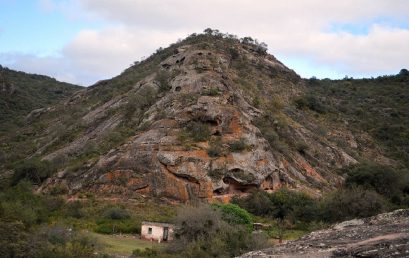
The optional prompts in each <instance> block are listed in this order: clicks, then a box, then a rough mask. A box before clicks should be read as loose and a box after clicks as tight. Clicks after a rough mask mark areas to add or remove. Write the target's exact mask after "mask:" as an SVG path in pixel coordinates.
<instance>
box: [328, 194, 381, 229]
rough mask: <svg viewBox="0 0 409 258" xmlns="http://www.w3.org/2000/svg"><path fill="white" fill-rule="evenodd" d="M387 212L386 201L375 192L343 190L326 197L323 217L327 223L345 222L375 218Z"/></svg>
mask: <svg viewBox="0 0 409 258" xmlns="http://www.w3.org/2000/svg"><path fill="white" fill-rule="evenodd" d="M386 210H387V202H386V200H385V199H384V198H383V197H382V196H381V195H379V194H378V193H376V192H375V191H371V190H364V189H362V188H352V189H341V190H338V191H336V192H334V193H332V194H330V195H328V196H326V198H325V199H324V201H323V211H322V212H323V215H322V217H323V218H324V219H325V220H327V221H343V220H348V219H353V218H362V217H369V216H373V215H376V214H378V213H381V212H384V211H386Z"/></svg>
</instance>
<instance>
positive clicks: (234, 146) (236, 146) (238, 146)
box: [229, 138, 248, 152]
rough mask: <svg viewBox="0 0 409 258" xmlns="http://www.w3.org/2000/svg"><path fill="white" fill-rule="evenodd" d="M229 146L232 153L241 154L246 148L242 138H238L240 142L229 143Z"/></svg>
mask: <svg viewBox="0 0 409 258" xmlns="http://www.w3.org/2000/svg"><path fill="white" fill-rule="evenodd" d="M229 146H230V151H232V152H241V151H244V150H246V149H247V148H248V145H247V144H246V140H245V139H244V138H240V140H238V141H234V142H232V143H230V144H229Z"/></svg>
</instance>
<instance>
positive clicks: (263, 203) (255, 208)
mask: <svg viewBox="0 0 409 258" xmlns="http://www.w3.org/2000/svg"><path fill="white" fill-rule="evenodd" d="M232 203H234V204H237V205H238V206H240V207H242V208H244V209H245V210H247V211H249V212H250V213H252V214H254V215H259V216H267V215H269V214H271V212H272V207H273V203H272V202H271V200H270V197H269V194H268V193H267V192H264V191H262V190H255V191H252V192H251V193H250V194H249V195H248V196H246V197H243V198H239V197H233V199H232Z"/></svg>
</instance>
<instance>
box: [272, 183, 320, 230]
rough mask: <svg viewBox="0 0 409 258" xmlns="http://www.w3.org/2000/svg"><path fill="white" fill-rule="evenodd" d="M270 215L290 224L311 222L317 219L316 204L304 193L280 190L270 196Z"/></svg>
mask: <svg viewBox="0 0 409 258" xmlns="http://www.w3.org/2000/svg"><path fill="white" fill-rule="evenodd" d="M270 199H271V202H272V205H273V209H272V215H273V216H274V217H276V218H279V219H287V220H290V221H292V222H294V223H295V222H296V221H297V220H300V221H312V220H314V219H315V218H316V217H317V214H316V211H317V210H318V202H317V201H316V200H314V199H313V198H311V197H309V196H308V195H306V194H305V193H302V192H296V191H291V190H288V189H285V188H281V189H280V190H278V191H277V192H274V193H272V194H271V195H270Z"/></svg>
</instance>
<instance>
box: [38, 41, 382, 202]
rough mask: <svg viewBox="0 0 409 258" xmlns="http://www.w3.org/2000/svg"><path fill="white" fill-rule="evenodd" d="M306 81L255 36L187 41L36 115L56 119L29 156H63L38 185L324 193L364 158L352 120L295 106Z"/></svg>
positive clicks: (206, 194) (136, 192) (196, 195)
mask: <svg viewBox="0 0 409 258" xmlns="http://www.w3.org/2000/svg"><path fill="white" fill-rule="evenodd" d="M305 87H306V86H305V82H304V81H303V80H302V79H301V78H300V77H299V76H298V75H297V74H296V73H295V72H294V71H292V70H290V69H288V68H287V67H285V66H284V65H283V64H282V63H280V62H279V61H278V60H277V59H275V58H274V57H273V56H271V55H269V54H266V53H265V52H264V51H260V50H259V49H257V45H256V44H248V43H242V42H239V41H238V40H236V39H225V38H218V37H213V36H206V35H202V36H197V37H192V38H188V39H187V40H185V41H183V42H181V43H178V44H175V45H172V46H171V47H169V48H168V49H165V50H163V51H159V52H158V53H157V54H156V55H153V56H152V57H151V58H148V59H147V60H146V61H144V62H142V63H140V64H136V65H135V66H133V67H131V68H129V69H127V70H126V71H125V72H124V73H123V74H121V75H120V76H118V77H116V78H113V79H112V80H108V81H101V82H99V83H97V84H96V85H94V86H92V87H89V88H87V89H84V90H82V91H79V92H78V93H77V94H75V95H74V96H73V97H72V98H71V99H70V100H68V101H66V102H64V103H62V104H61V105H60V106H56V107H55V108H52V109H51V110H48V111H47V112H46V113H45V114H42V115H41V117H40V118H38V119H48V121H49V124H50V125H51V126H50V127H48V128H47V129H45V130H44V132H43V134H42V135H40V136H39V137H38V140H37V141H36V144H37V146H38V148H37V151H36V153H35V154H34V155H37V156H41V157H42V158H43V159H46V160H50V161H52V162H54V163H55V164H60V170H59V172H58V173H57V174H56V175H55V176H54V177H52V178H50V179H49V180H48V181H47V182H45V183H44V184H43V185H42V187H41V188H40V190H42V191H48V190H50V189H51V188H53V187H55V186H57V185H58V186H63V187H65V188H67V189H68V190H69V193H70V194H75V193H77V192H82V191H85V192H88V191H91V192H94V193H97V194H100V195H120V196H127V197H132V196H140V195H152V196H163V197H167V198H173V199H176V200H180V201H189V200H193V199H207V200H213V199H220V200H223V201H228V200H229V199H230V198H231V197H232V196H234V195H236V194H243V193H246V192H248V191H250V190H251V189H254V188H260V189H263V190H266V191H274V190H276V189H278V188H280V187H282V186H287V187H289V188H294V189H298V190H302V191H306V192H309V193H310V194H312V195H319V194H320V192H321V191H325V190H329V189H332V188H334V187H336V186H337V185H339V184H340V183H341V182H342V177H341V176H339V175H337V174H336V173H334V171H335V169H337V168H341V167H344V166H347V165H350V164H354V163H356V162H357V161H356V159H355V158H354V157H352V156H351V151H349V150H353V149H357V143H356V138H355V137H354V135H353V134H352V133H351V132H350V131H349V130H348V129H347V128H345V125H343V124H336V123H334V124H333V125H330V126H329V125H326V124H325V123H323V122H322V120H321V119H320V117H319V116H317V115H316V114H312V113H308V112H303V111H300V110H297V109H296V108H295V106H294V104H293V103H294V99H295V98H297V97H298V96H300V95H302V94H303V92H304V91H305ZM61 114H62V115H61ZM61 130H62V131H64V132H65V134H61V133H57V132H61ZM67 132H69V134H68V136H67V135H66V134H67ZM331 134H338V135H341V137H343V138H345V139H346V141H347V144H349V145H347V146H344V147H340V146H339V144H337V143H336V142H333V141H332V140H331V137H330V135H331ZM124 135H125V137H124ZM364 136H365V137H367V138H368V139H367V142H368V145H369V144H371V138H370V137H369V136H366V135H364ZM364 136H363V137H364ZM353 152H354V151H353ZM355 152H356V153H359V151H358V150H356V151H355ZM359 155H362V156H365V155H367V154H366V153H363V152H362V153H359ZM371 155H375V156H382V154H381V152H380V151H377V150H376V149H374V150H373V152H372V154H371ZM385 159H386V158H385ZM61 164H62V165H61Z"/></svg>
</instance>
